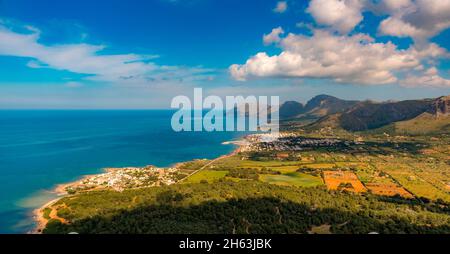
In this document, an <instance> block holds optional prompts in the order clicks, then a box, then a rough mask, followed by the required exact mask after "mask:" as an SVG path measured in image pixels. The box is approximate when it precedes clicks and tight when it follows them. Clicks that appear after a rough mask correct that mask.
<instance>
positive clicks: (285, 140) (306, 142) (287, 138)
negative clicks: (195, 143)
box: [240, 133, 362, 152]
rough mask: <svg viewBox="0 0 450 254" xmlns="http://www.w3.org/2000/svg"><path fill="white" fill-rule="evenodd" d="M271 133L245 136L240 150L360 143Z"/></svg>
mask: <svg viewBox="0 0 450 254" xmlns="http://www.w3.org/2000/svg"><path fill="white" fill-rule="evenodd" d="M270 135H272V134H254V135H250V136H247V137H246V140H247V143H246V144H245V145H243V146H242V147H241V149H240V151H241V152H265V151H302V150H304V149H305V148H313V147H333V146H350V145H355V144H362V142H361V141H347V140H339V139H331V138H305V137H302V136H300V135H298V134H295V133H280V134H279V136H278V137H277V138H273V137H272V136H270Z"/></svg>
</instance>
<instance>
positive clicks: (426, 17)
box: [379, 0, 450, 42]
mask: <svg viewBox="0 0 450 254" xmlns="http://www.w3.org/2000/svg"><path fill="white" fill-rule="evenodd" d="M383 6H384V12H385V13H387V14H388V15H389V17H388V18H386V19H385V20H383V21H382V22H381V24H380V27H379V31H380V32H381V33H382V34H385V35H392V36H398V37H411V38H414V39H415V40H416V41H418V42H423V41H426V40H427V39H429V38H431V37H434V36H435V35H437V34H439V33H440V32H442V31H443V30H445V29H447V28H449V27H450V0H416V1H408V0H401V1H398V2H397V1H394V0H384V1H383Z"/></svg>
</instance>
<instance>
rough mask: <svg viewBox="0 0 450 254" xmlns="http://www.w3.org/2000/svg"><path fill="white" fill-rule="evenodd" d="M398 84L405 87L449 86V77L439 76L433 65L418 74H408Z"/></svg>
mask: <svg viewBox="0 0 450 254" xmlns="http://www.w3.org/2000/svg"><path fill="white" fill-rule="evenodd" d="M400 84H401V85H402V86H407V87H418V86H423V87H449V88H450V79H445V78H443V77H441V76H440V75H439V73H438V70H437V69H436V68H435V67H431V68H429V69H427V70H425V71H424V72H423V73H421V74H419V75H417V74H416V75H408V76H407V77H406V78H405V79H403V80H402V81H401V82H400Z"/></svg>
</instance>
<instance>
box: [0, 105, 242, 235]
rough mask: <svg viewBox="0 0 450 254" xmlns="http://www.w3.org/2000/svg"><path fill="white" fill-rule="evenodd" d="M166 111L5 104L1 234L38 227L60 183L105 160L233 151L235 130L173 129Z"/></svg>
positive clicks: (165, 162) (0, 142) (149, 160)
mask: <svg viewBox="0 0 450 254" xmlns="http://www.w3.org/2000/svg"><path fill="white" fill-rule="evenodd" d="M172 113H173V111H169V110H133V111H129V110H98V111H93V110H85V111H83V110H80V111H77V110H29V111H27V110H3V111H0V233H25V232H28V231H29V230H30V229H32V228H33V227H34V224H33V220H32V217H31V214H32V211H33V209H35V208H37V207H40V206H41V205H43V204H45V203H46V202H48V201H49V200H51V199H52V198H54V197H55V196H54V194H53V193H52V192H51V190H52V189H53V188H54V187H55V185H56V184H59V183H66V182H70V181H74V180H76V179H78V178H79V177H81V176H83V175H86V174H94V173H99V172H101V169H102V168H105V167H124V166H145V165H150V164H151V165H156V166H160V167H166V166H170V165H171V164H173V163H176V162H180V161H187V160H192V159H196V158H215V157H218V156H220V155H223V154H226V153H229V152H231V151H232V150H233V149H234V147H233V146H232V145H223V144H222V143H223V142H224V141H230V140H234V139H237V138H239V137H240V136H242V135H244V134H243V133H237V132H210V133H208V132H179V133H177V132H174V131H173V130H172V128H171V126H170V120H171V117H172Z"/></svg>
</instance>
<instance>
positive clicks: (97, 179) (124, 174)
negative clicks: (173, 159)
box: [64, 166, 189, 194]
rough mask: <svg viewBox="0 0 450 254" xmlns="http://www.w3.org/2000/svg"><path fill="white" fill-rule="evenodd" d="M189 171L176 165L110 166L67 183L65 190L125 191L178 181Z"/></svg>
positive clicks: (69, 191) (71, 191)
mask: <svg viewBox="0 0 450 254" xmlns="http://www.w3.org/2000/svg"><path fill="white" fill-rule="evenodd" d="M188 173H189V172H186V171H185V170H181V169H179V168H176V167H170V168H158V167H155V166H146V167H141V168H140V167H125V168H108V169H105V173H102V174H98V175H92V176H86V177H84V178H83V179H81V180H79V181H77V182H74V183H69V184H67V185H65V186H64V190H65V191H66V192H67V193H68V194H75V193H76V192H80V191H89V190H98V189H102V188H109V189H112V190H115V191H123V190H125V189H131V188H143V187H154V186H165V185H171V184H174V183H176V182H177V181H179V180H180V179H183V178H184V177H186V176H187V175H188Z"/></svg>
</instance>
